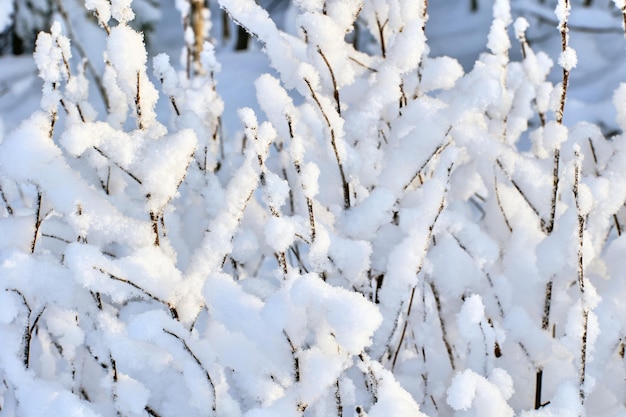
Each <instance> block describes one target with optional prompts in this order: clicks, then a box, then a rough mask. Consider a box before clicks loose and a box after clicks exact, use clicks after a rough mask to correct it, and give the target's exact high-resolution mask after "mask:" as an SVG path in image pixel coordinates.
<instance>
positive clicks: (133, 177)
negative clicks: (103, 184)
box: [93, 146, 142, 194]
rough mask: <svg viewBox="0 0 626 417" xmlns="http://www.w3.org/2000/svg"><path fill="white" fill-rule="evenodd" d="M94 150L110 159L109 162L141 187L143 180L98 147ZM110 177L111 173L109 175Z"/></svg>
mask: <svg viewBox="0 0 626 417" xmlns="http://www.w3.org/2000/svg"><path fill="white" fill-rule="evenodd" d="M93 149H95V150H96V152H98V153H99V154H100V155H102V156H104V157H105V158H106V159H108V160H109V161H111V162H113V164H114V165H115V166H116V167H118V168H119V169H121V170H122V171H123V172H124V173H125V174H126V175H128V176H129V177H131V178H132V179H133V180H135V182H137V184H140V185H141V183H142V182H141V180H140V179H139V178H137V176H135V175H134V174H133V173H132V172H130V171H129V170H127V169H126V168H124V167H123V166H121V165H120V164H118V163H117V161H115V160H113V159H112V158H111V157H110V156H108V155H107V154H105V153H104V152H103V151H102V150H101V149H100V148H98V147H97V146H94V147H93ZM109 175H110V173H109ZM105 191H107V194H108V181H107V190H105Z"/></svg>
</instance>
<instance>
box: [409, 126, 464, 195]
mask: <svg viewBox="0 0 626 417" xmlns="http://www.w3.org/2000/svg"><path fill="white" fill-rule="evenodd" d="M450 130H452V127H450V128H448V130H447V132H446V134H445V136H448V134H449V133H450ZM451 143H452V141H448V142H446V143H444V144H443V145H439V146H437V147H436V148H435V150H434V151H433V152H432V153H431V154H430V156H429V157H428V158H427V159H426V160H425V161H424V162H423V163H422V165H421V166H420V167H419V168H418V170H417V172H415V175H413V177H412V178H411V179H410V180H409V182H407V183H406V184H405V185H404V188H403V189H404V190H406V189H408V188H409V187H410V186H411V184H413V181H415V180H416V179H417V178H419V176H420V174H421V173H422V171H423V170H424V168H426V166H427V165H428V164H429V163H430V162H431V161H433V160H434V159H435V158H436V157H438V156H439V155H441V153H442V152H443V151H444V150H445V149H446V148H447V147H448V146H449V145H450V144H451ZM420 183H423V182H422V181H420Z"/></svg>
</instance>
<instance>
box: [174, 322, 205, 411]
mask: <svg viewBox="0 0 626 417" xmlns="http://www.w3.org/2000/svg"><path fill="white" fill-rule="evenodd" d="M163 332H164V333H167V334H169V335H170V336H173V337H174V338H176V339H178V340H179V341H180V342H181V343H182V344H183V347H184V349H185V351H186V352H187V353H188V354H189V355H190V356H191V357H192V358H193V360H194V361H195V362H196V364H197V365H198V366H199V367H200V369H201V370H202V371H203V372H204V376H205V377H206V379H207V381H208V382H209V385H210V386H211V396H212V404H211V410H212V411H213V416H217V393H216V391H215V384H214V383H213V379H212V378H211V375H210V374H209V371H208V370H207V369H206V368H205V367H204V365H202V362H200V359H199V358H198V356H196V354H195V353H194V352H193V351H192V350H191V348H190V347H189V345H188V344H187V341H185V339H183V338H182V337H180V336H178V335H177V334H176V333H174V332H170V331H169V330H166V329H163Z"/></svg>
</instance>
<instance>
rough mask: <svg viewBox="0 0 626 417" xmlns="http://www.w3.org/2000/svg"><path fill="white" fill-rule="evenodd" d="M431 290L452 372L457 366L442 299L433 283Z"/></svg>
mask: <svg viewBox="0 0 626 417" xmlns="http://www.w3.org/2000/svg"><path fill="white" fill-rule="evenodd" d="M428 284H429V285H430V290H431V291H432V293H433V298H434V299H435V306H436V308H437V314H438V316H439V326H440V327H441V338H442V339H443V344H444V345H445V346H446V351H447V352H448V359H449V360H450V366H451V367H452V370H455V369H456V365H455V364H454V354H453V353H452V345H451V343H450V341H449V340H448V332H447V331H446V322H445V320H444V319H443V314H442V308H441V298H440V297H439V291H438V290H437V287H436V286H435V283H434V282H433V281H429V282H428Z"/></svg>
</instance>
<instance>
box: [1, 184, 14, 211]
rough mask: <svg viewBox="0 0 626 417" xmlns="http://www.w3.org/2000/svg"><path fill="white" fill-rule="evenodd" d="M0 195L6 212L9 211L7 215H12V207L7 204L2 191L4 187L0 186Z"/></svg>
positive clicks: (7, 201)
mask: <svg viewBox="0 0 626 417" xmlns="http://www.w3.org/2000/svg"><path fill="white" fill-rule="evenodd" d="M0 196H1V197H2V201H4V206H5V207H6V209H7V213H9V216H12V215H13V207H11V204H9V200H7V196H6V194H5V193H4V189H3V188H2V186H0Z"/></svg>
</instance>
